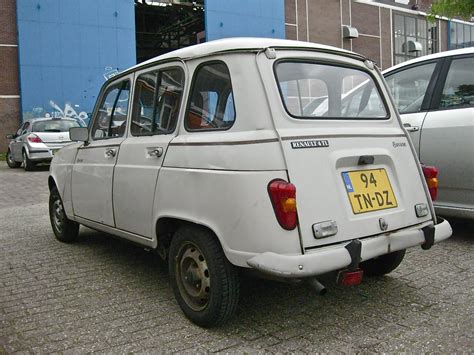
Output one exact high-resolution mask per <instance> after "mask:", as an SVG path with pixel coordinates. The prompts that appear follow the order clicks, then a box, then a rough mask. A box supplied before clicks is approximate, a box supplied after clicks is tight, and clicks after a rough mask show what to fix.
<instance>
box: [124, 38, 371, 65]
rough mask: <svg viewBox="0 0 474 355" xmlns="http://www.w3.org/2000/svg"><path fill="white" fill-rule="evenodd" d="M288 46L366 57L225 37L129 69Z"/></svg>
mask: <svg viewBox="0 0 474 355" xmlns="http://www.w3.org/2000/svg"><path fill="white" fill-rule="evenodd" d="M268 47H271V48H288V49H309V50H320V51H331V52H339V53H341V54H350V55H356V56H359V57H360V58H365V57H364V56H362V55H359V54H356V53H353V52H350V51H347V50H345V49H341V48H337V47H332V46H326V45H324V44H317V43H311V42H302V41H292V40H286V39H275V38H253V37H234V38H225V39H219V40H215V41H210V42H206V43H202V44H197V45H193V46H189V47H185V48H181V49H178V50H175V51H172V52H169V53H166V54H163V55H160V56H158V57H155V58H152V59H149V60H147V61H145V62H143V63H140V64H138V65H136V66H134V67H132V68H130V69H128V70H127V71H129V70H136V69H139V68H141V67H144V66H147V65H149V64H152V63H155V62H158V61H163V60H168V59H175V58H177V59H182V60H186V59H191V58H196V57H203V56H207V55H211V54H215V53H222V52H229V51H245V50H249V51H251V50H262V49H265V48H268Z"/></svg>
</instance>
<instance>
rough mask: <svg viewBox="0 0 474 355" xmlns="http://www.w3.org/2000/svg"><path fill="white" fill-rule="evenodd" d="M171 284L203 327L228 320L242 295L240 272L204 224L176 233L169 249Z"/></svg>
mask: <svg viewBox="0 0 474 355" xmlns="http://www.w3.org/2000/svg"><path fill="white" fill-rule="evenodd" d="M169 269H170V278H171V285H172V287H173V292H174V295H175V297H176V300H177V302H178V304H179V306H180V307H181V309H182V311H183V312H184V314H185V315H186V317H188V318H189V319H190V320H191V321H192V322H194V323H196V324H197V325H200V326H202V327H212V326H216V325H220V324H223V323H225V322H226V321H227V320H228V319H230V318H231V317H232V315H233V314H234V312H235V310H236V308H237V303H238V299H239V276H238V272H237V270H236V268H235V267H234V266H233V265H231V264H230V263H229V261H228V260H227V259H226V257H225V255H224V252H223V251H222V248H221V246H220V244H219V242H218V241H217V240H216V238H214V236H213V235H212V234H211V233H210V232H208V231H206V230H204V229H201V228H195V227H189V226H185V227H182V228H180V229H178V231H177V232H176V233H175V235H174V237H173V239H172V241H171V247H170V252H169Z"/></svg>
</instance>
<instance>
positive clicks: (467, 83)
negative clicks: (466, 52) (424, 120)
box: [440, 57, 474, 109]
mask: <svg viewBox="0 0 474 355" xmlns="http://www.w3.org/2000/svg"><path fill="white" fill-rule="evenodd" d="M463 107H474V58H472V57H470V58H459V59H453V61H452V62H451V67H450V68H449V72H448V76H447V78H446V83H445V84H444V88H443V94H442V96H441V102H440V108H450V109H455V108H463Z"/></svg>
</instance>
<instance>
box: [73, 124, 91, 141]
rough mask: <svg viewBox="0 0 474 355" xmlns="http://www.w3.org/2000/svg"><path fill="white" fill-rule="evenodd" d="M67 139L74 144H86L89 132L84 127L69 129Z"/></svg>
mask: <svg viewBox="0 0 474 355" xmlns="http://www.w3.org/2000/svg"><path fill="white" fill-rule="evenodd" d="M69 139H70V140H72V141H76V142H87V141H88V140H89V130H88V129H87V128H86V127H72V128H69Z"/></svg>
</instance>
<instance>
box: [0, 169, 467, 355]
mask: <svg viewBox="0 0 474 355" xmlns="http://www.w3.org/2000/svg"><path fill="white" fill-rule="evenodd" d="M47 176H48V170H47V168H41V169H40V170H39V171H35V172H31V173H26V172H24V171H23V170H22V169H15V170H13V169H9V168H8V167H6V166H5V164H4V163H0V246H1V248H0V354H1V353H2V352H6V353H15V352H34V353H51V352H60V353H61V352H62V353H78V352H81V353H83V352H94V351H97V352H100V353H104V352H109V353H118V352H130V351H134V352H156V351H166V352H173V351H188V352H194V351H200V352H209V351H211V352H214V351H223V352H250V353H254V352H328V351H338V352H389V351H397V352H400V351H409V352H440V353H452V352H470V353H472V352H473V350H474V334H473V329H474V306H473V295H474V292H473V291H474V290H473V285H474V282H473V280H474V277H473V276H474V225H473V224H470V223H467V222H465V221H456V222H453V223H452V225H453V227H454V231H455V232H454V235H453V237H451V238H450V239H449V240H447V241H446V242H444V243H441V244H439V245H435V246H434V247H433V248H432V249H431V250H429V251H423V250H421V248H415V249H411V250H409V252H408V253H407V255H406V257H405V260H404V262H403V263H402V265H401V266H400V267H399V268H398V269H397V270H396V271H395V272H393V273H391V274H390V275H388V276H385V277H381V278H373V279H370V278H366V279H365V280H364V281H363V283H362V285H360V286H357V287H352V288H342V287H339V286H337V285H336V284H335V282H334V275H327V276H325V277H323V278H321V281H322V282H323V283H325V284H326V286H327V287H328V289H329V291H328V293H327V294H326V295H325V296H323V297H322V296H318V295H316V294H315V292H314V291H312V290H311V289H309V288H307V287H305V286H304V285H287V284H281V283H276V282H270V281H262V280H259V279H254V278H250V277H245V278H244V279H243V280H242V292H241V293H242V294H241V300H240V305H239V308H238V311H237V314H236V315H235V317H234V318H233V319H232V321H231V322H230V323H229V324H227V325H226V326H224V327H222V328H218V329H211V330H206V329H201V328H199V327H197V326H195V325H193V324H191V323H190V322H189V321H187V320H186V318H184V316H183V315H182V313H181V311H180V309H179V307H178V305H177V304H176V302H175V300H174V297H173V295H172V291H171V288H170V286H169V283H168V272H167V268H166V265H165V264H164V263H163V262H161V260H160V259H159V257H158V256H156V255H154V254H153V253H150V252H147V251H144V250H143V249H141V248H139V247H136V246H133V245H131V244H127V243H126V242H123V241H120V240H117V239H113V238H111V237H110V236H107V235H104V234H102V233H98V232H95V231H92V230H90V229H87V228H81V232H80V240H79V241H78V242H77V243H75V244H69V245H68V244H62V243H59V242H57V241H56V240H55V239H54V237H53V233H52V231H51V227H50V225H49V219H48V214H47V198H48V189H47Z"/></svg>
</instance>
